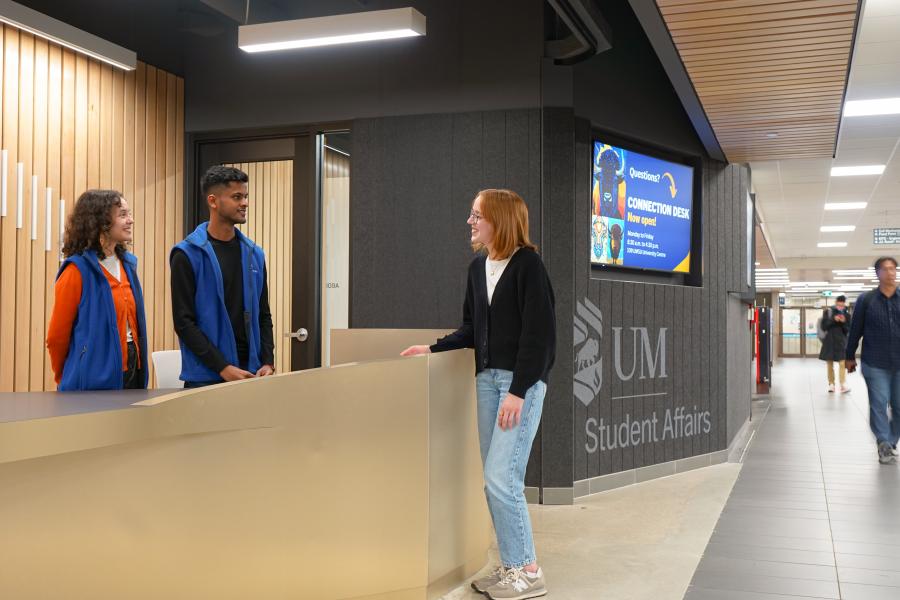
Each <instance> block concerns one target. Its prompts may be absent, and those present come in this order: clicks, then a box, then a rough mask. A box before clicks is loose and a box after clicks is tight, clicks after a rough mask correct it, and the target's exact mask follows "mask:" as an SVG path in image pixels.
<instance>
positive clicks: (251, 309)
mask: <svg viewBox="0 0 900 600" xmlns="http://www.w3.org/2000/svg"><path fill="white" fill-rule="evenodd" d="M208 225H209V222H208V221H207V222H204V223H201V224H200V225H198V226H197V229H195V230H194V231H193V232H192V233H191V234H190V235H189V236H187V238H185V239H184V241H182V242H179V243H178V244H176V245H175V248H173V249H172V251H173V252H174V251H175V249H176V248H177V249H178V250H181V251H182V252H184V253H185V255H186V256H187V257H188V260H189V261H190V262H191V268H192V269H193V270H194V281H195V283H196V285H197V291H196V293H195V295H194V312H195V314H196V316H197V326H198V327H200V331H202V332H203V333H204V335H206V337H207V338H209V341H210V342H211V343H212V344H213V346H215V347H216V348H218V350H219V352H221V353H222V356H223V357H224V358H225V360H226V361H228V364H231V365H237V364H238V355H237V342H236V341H235V339H234V330H233V329H232V328H231V320H230V319H229V317H228V309H227V308H226V307H225V290H224V283H223V282H222V271H221V269H220V268H219V260H218V258H216V251H215V249H214V248H213V246H212V243H210V241H209V237H208V236H207V233H206V228H207V226H208ZM235 235H237V237H238V239H239V240H240V242H241V271H242V281H243V290H244V324H245V326H246V327H247V347H248V348H247V349H248V353H247V363H248V364H247V370H248V371H250V372H251V373H256V371H258V370H259V368H260V367H262V362H261V361H260V358H259V351H260V340H259V299H260V295H261V294H262V290H263V277H264V274H265V264H266V257H265V255H264V254H263V251H262V248H260V247H259V246H257V245H256V244H254V243H253V242H252V241H251V240H250V238H248V237H246V236H245V235H244V234H242V233H241V232H240V230H237V229H235ZM169 259H170V260H171V253H170V255H169ZM179 345H180V346H181V380H182V381H196V382H209V381H222V377H221V376H220V375H219V374H218V373H216V372H215V371H213V370H212V369H210V368H209V367H207V366H206V365H205V364H203V362H202V361H201V360H200V359H199V358H197V355H196V354H194V353H193V352H191V350H190V349H189V348H188V347H187V346H185V345H184V342H182V341H181V340H180V339H179Z"/></svg>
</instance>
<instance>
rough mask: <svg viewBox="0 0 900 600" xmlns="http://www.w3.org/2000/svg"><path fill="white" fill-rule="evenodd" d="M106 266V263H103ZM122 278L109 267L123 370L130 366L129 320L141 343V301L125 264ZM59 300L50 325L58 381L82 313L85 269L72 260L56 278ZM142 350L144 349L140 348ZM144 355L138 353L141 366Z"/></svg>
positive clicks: (50, 347)
mask: <svg viewBox="0 0 900 600" xmlns="http://www.w3.org/2000/svg"><path fill="white" fill-rule="evenodd" d="M101 268H102V267H101ZM120 271H121V273H122V281H119V280H118V279H116V278H115V277H113V275H112V274H110V273H109V271H107V270H106V269H103V274H104V275H106V280H107V281H108V282H109V287H110V289H111V290H112V297H113V305H114V306H115V307H116V326H117V327H118V329H119V341H120V342H121V344H122V371H126V370H128V352H127V350H126V348H127V339H128V333H127V329H126V323H127V324H128V326H130V327H131V335H132V337H133V338H134V344H135V346H136V347H137V348H140V344H139V343H138V326H137V305H136V304H135V302H134V294H133V293H132V292H131V283H130V282H129V281H128V274H127V272H126V271H125V266H124V265H122V268H121V269H120ZM55 289H56V301H55V303H54V305H53V314H52V315H51V316H50V325H49V327H48V328H47V350H48V351H49V352H50V364H51V367H52V368H53V374H54V379H55V380H56V383H57V384H58V383H59V382H60V380H61V379H62V372H63V365H65V362H66V356H67V355H68V353H69V340H70V339H71V337H72V326H73V325H74V323H75V317H76V316H78V303H79V302H80V301H81V271H79V270H78V267H76V266H75V265H74V264H70V265H69V266H67V267H66V268H65V270H64V271H63V272H62V275H60V276H59V279H57V280H56V288H55ZM138 353H139V354H140V350H138ZM140 364H141V357H140V356H138V367H140Z"/></svg>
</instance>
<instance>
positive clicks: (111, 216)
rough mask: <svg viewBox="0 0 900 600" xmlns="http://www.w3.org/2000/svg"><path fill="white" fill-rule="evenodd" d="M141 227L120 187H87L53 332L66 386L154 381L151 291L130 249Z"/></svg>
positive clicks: (62, 273) (50, 344) (53, 355)
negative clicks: (149, 361)
mask: <svg viewBox="0 0 900 600" xmlns="http://www.w3.org/2000/svg"><path fill="white" fill-rule="evenodd" d="M133 225H134V219H133V218H132V216H131V211H130V210H129V209H128V202H127V201H126V200H125V198H123V197H122V194H121V193H119V192H117V191H115V190H88V191H86V192H84V193H83V194H82V195H81V197H80V198H78V201H77V202H76V203H75V209H74V210H73V212H72V214H71V215H70V216H69V221H68V223H67V224H66V232H65V240H64V244H63V248H62V253H63V256H64V257H65V260H64V261H63V264H62V265H61V266H60V268H59V273H58V274H57V276H56V288H55V290H56V302H55V304H54V305H53V314H52V315H51V317H50V326H49V329H48V332H47V349H48V350H49V352H50V362H51V365H52V368H53V373H54V376H55V380H56V383H57V385H58V389H59V391H71V390H120V389H141V388H146V387H147V369H146V368H145V360H146V356H147V338H146V330H147V327H146V320H145V317H144V297H143V294H142V292H141V282H140V281H138V276H137V258H136V257H135V256H134V255H133V254H131V253H129V252H128V251H127V250H126V249H125V246H126V244H128V243H129V242H131V240H132V236H133V234H132V226H133Z"/></svg>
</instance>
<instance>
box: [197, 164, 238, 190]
mask: <svg viewBox="0 0 900 600" xmlns="http://www.w3.org/2000/svg"><path fill="white" fill-rule="evenodd" d="M233 181H236V182H238V183H247V182H248V181H250V178H249V177H248V176H247V174H246V173H244V172H243V171H241V170H240V169H235V168H234V167H226V166H224V165H213V166H211V167H210V168H209V170H208V171H206V173H204V174H203V178H202V179H200V191H201V192H203V195H204V196H208V195H209V191H210V190H211V189H213V188H214V187H217V186H220V185H225V186H227V185H228V184H229V183H231V182H233Z"/></svg>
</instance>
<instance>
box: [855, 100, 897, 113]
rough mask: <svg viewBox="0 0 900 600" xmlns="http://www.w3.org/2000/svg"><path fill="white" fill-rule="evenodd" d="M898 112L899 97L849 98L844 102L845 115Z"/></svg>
mask: <svg viewBox="0 0 900 600" xmlns="http://www.w3.org/2000/svg"><path fill="white" fill-rule="evenodd" d="M897 114H900V98H877V99H875V100H850V101H849V102H845V103H844V116H845V117H869V116H872V115H897Z"/></svg>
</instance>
